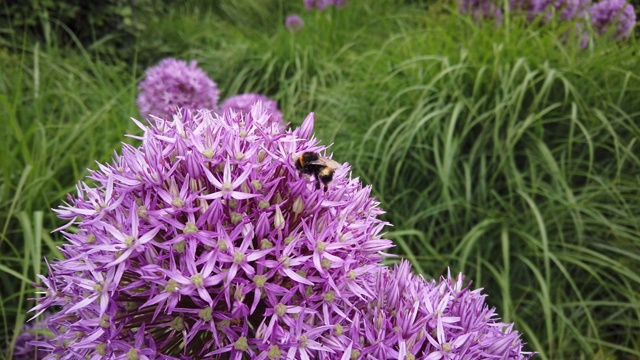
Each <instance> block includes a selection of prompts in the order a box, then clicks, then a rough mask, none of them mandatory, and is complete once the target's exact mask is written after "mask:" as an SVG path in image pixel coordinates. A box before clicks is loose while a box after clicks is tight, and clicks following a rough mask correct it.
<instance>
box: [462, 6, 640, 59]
mask: <svg viewBox="0 0 640 360" xmlns="http://www.w3.org/2000/svg"><path fill="white" fill-rule="evenodd" d="M500 4H501V2H497V1H495V0H458V8H459V11H460V13H462V14H469V15H472V16H473V17H474V19H475V20H483V19H495V20H496V21H497V22H498V23H499V22H501V18H502V10H501V9H500V8H499V6H500ZM509 6H510V10H511V11H512V12H513V13H519V14H522V15H524V16H525V17H526V18H527V20H529V21H534V20H536V19H540V20H541V22H543V23H545V22H548V21H550V20H551V19H552V18H553V17H554V15H555V16H557V18H558V19H559V20H560V21H575V22H576V28H575V34H576V35H577V37H578V39H579V41H580V43H581V46H582V47H585V46H586V44H587V42H588V33H586V31H585V29H586V27H585V24H586V23H588V22H591V24H592V26H593V28H594V29H595V30H596V32H597V33H598V34H600V35H602V34H604V33H606V32H607V31H608V29H609V28H610V27H614V28H615V34H614V37H615V38H616V39H619V40H621V39H625V38H627V37H629V35H631V31H632V29H633V27H634V26H635V23H636V15H635V10H634V8H633V5H631V4H630V3H628V2H627V1H626V0H602V1H600V2H599V3H597V4H592V3H591V0H511V1H510V2H509Z"/></svg>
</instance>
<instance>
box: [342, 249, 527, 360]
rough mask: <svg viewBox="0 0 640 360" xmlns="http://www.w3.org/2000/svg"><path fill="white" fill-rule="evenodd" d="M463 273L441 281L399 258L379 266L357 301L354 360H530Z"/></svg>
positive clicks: (509, 328)
mask: <svg viewBox="0 0 640 360" xmlns="http://www.w3.org/2000/svg"><path fill="white" fill-rule="evenodd" d="M469 285H470V284H467V285H466V286H465V284H464V277H463V276H462V274H460V275H458V276H457V277H456V278H455V279H454V278H452V277H451V274H448V276H447V277H446V278H444V277H443V278H441V279H440V281H439V282H436V281H430V282H428V281H426V280H424V279H423V278H422V277H421V276H416V275H413V274H412V272H411V266H410V265H409V263H407V262H405V261H403V262H401V263H400V264H399V265H397V266H396V267H395V268H393V269H389V268H384V267H383V268H380V269H379V271H378V272H377V274H376V276H375V277H374V278H373V282H372V283H370V284H369V286H368V288H370V289H371V290H372V291H373V295H372V296H371V298H369V299H363V300H361V301H360V302H358V303H356V304H355V306H354V309H353V310H352V311H351V314H348V315H349V317H350V318H352V319H353V321H352V322H351V326H350V328H349V330H348V331H349V332H350V333H349V334H348V335H347V337H348V338H350V339H353V340H354V341H353V342H352V343H349V344H348V347H349V348H350V350H351V358H352V359H353V358H357V359H430V360H438V359H449V360H463V359H529V358H531V357H532V356H533V353H531V352H524V351H522V342H521V340H520V337H519V334H518V332H517V331H514V330H513V324H505V323H502V322H500V321H499V320H498V319H497V315H496V314H495V309H493V308H489V307H488V306H487V305H486V303H485V301H484V298H485V295H482V294H481V289H477V290H473V291H472V290H470V289H469Z"/></svg>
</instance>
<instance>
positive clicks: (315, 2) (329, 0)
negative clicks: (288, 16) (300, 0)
mask: <svg viewBox="0 0 640 360" xmlns="http://www.w3.org/2000/svg"><path fill="white" fill-rule="evenodd" d="M346 3H347V0H304V6H305V7H306V8H307V9H309V10H313V9H317V10H324V9H326V8H327V7H329V6H335V7H342V6H344V5H345V4H346Z"/></svg>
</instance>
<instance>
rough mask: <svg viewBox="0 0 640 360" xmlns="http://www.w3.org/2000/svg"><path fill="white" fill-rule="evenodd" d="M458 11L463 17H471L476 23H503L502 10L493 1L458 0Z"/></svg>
mask: <svg viewBox="0 0 640 360" xmlns="http://www.w3.org/2000/svg"><path fill="white" fill-rule="evenodd" d="M458 9H459V11H460V13H461V14H463V15H471V16H472V17H473V19H474V20H475V21H482V20H486V19H493V20H494V21H495V23H496V24H501V23H502V10H501V9H500V8H499V7H498V6H496V4H494V1H493V0H458Z"/></svg>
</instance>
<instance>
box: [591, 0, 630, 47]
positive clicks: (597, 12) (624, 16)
mask: <svg viewBox="0 0 640 360" xmlns="http://www.w3.org/2000/svg"><path fill="white" fill-rule="evenodd" d="M590 14H591V23H592V25H593V28H594V29H595V30H596V32H597V33H598V34H600V35H602V34H604V33H606V32H607V31H608V29H609V28H610V26H613V27H614V28H615V34H614V35H613V36H614V37H615V38H616V39H619V40H621V39H625V38H628V37H629V35H631V31H632V30H633V27H634V26H635V24H636V12H635V9H634V8H633V5H631V4H630V3H628V2H626V1H625V0H603V1H600V2H599V3H597V4H594V5H593V6H591V9H590Z"/></svg>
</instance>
